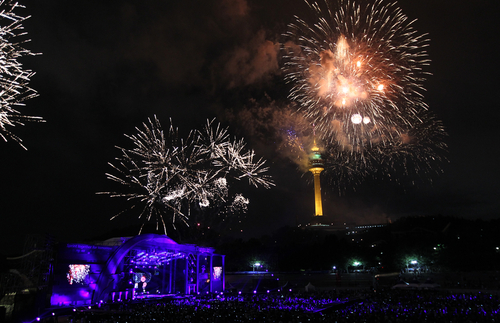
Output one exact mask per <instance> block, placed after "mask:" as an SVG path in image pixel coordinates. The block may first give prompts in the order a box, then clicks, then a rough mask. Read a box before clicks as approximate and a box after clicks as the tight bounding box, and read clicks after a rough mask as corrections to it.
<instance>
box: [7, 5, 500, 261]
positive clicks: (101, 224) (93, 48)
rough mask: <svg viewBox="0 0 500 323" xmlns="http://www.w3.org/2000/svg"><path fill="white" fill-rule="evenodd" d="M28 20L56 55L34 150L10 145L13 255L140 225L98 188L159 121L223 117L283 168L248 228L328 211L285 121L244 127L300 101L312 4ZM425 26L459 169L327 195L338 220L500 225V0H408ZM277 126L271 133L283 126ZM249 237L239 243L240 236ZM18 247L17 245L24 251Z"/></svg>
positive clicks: (44, 86)
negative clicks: (299, 57) (298, 51)
mask: <svg viewBox="0 0 500 323" xmlns="http://www.w3.org/2000/svg"><path fill="white" fill-rule="evenodd" d="M22 4H24V5H25V6H26V9H18V11H17V13H18V14H21V15H31V18H30V19H28V20H27V21H26V22H25V23H24V26H25V30H26V32H28V35H29V38H30V39H31V42H30V43H29V44H27V45H26V47H28V48H29V49H30V50H31V51H32V52H38V53H41V54H42V55H40V56H35V57H26V58H22V60H21V62H22V63H23V64H24V66H25V67H26V68H28V69H32V70H33V71H35V72H36V75H35V76H34V77H33V78H32V82H31V83H30V84H31V86H32V87H33V88H34V89H36V90H37V91H38V93H39V97H37V98H34V99H31V100H29V101H27V102H26V107H24V108H23V109H22V112H23V113H25V114H28V115H36V116H42V117H43V118H44V119H45V120H46V122H45V123H29V124H27V125H26V126H24V127H16V128H15V129H13V132H14V133H16V134H17V135H18V136H20V137H21V138H22V139H23V141H24V144H25V145H26V146H27V148H28V150H27V151H25V150H23V149H22V148H21V147H20V146H19V145H18V144H16V143H15V142H14V141H8V142H6V143H4V142H1V143H0V155H1V159H0V163H1V164H0V167H1V170H2V176H1V180H0V193H1V200H0V201H1V204H0V205H1V208H0V214H1V220H2V222H1V223H2V224H1V227H2V234H1V235H0V236H1V239H0V245H1V249H0V252H3V253H7V254H11V253H18V252H21V250H22V249H21V248H22V245H23V241H24V234H26V233H51V234H54V236H55V237H56V238H57V239H58V240H59V241H67V240H71V241H75V240H83V239H91V238H93V237H95V236H99V235H102V234H104V233H106V232H109V231H110V230H111V229H113V228H118V227H125V226H127V225H130V224H137V223H141V222H140V221H138V220H137V213H128V214H125V215H122V216H120V217H119V218H117V219H116V220H113V221H109V218H110V217H112V216H113V215H115V214H116V213H118V212H120V211H121V210H122V209H123V208H124V203H123V201H122V200H119V199H111V198H109V197H107V196H102V195H96V192H101V191H109V190H116V189H119V187H117V185H116V184H115V183H113V182H111V181H109V180H107V179H106V176H105V173H106V172H110V171H111V168H110V167H109V166H108V165H107V163H108V162H110V161H113V159H114V158H115V157H119V155H120V151H119V150H118V149H116V148H115V146H121V147H131V142H130V140H129V139H127V138H126V137H125V136H124V134H134V133H135V130H134V128H135V127H136V126H141V123H142V122H145V121H147V119H148V118H149V117H152V116H153V115H155V114H156V115H157V116H158V118H159V119H160V120H161V121H162V124H163V125H164V126H165V127H166V126H167V125H168V120H169V118H172V120H173V123H174V125H175V126H178V127H179V129H180V132H181V133H184V134H185V133H187V132H188V131H189V130H191V129H195V128H201V126H202V125H203V124H204V123H205V122H206V120H207V118H209V119H212V118H214V117H216V118H217V119H218V120H219V121H220V122H222V124H223V125H225V126H229V129H230V132H231V134H232V135H236V136H238V137H244V138H245V140H246V141H247V142H248V147H249V148H251V149H255V151H256V153H257V155H259V156H262V157H264V158H265V159H266V160H267V161H268V165H269V166H270V167H271V169H270V175H272V176H273V178H274V181H275V183H276V187H275V188H273V189H271V190H265V189H248V192H246V195H247V197H249V198H250V205H249V211H248V213H247V214H246V218H245V219H244V221H243V223H242V224H241V226H242V228H243V233H239V236H241V237H243V238H248V237H252V236H256V237H258V236H260V235H261V234H264V233H270V232H272V231H273V230H275V229H277V228H279V227H282V226H284V225H296V224H297V221H299V222H306V221H307V219H308V218H309V217H310V216H311V215H312V214H313V212H314V205H313V200H312V199H313V186H312V184H311V182H310V179H311V178H310V174H306V175H304V174H303V173H301V172H300V171H299V170H298V169H297V166H296V165H295V164H294V163H292V162H290V161H289V160H287V159H286V158H284V157H283V156H281V153H280V152H279V151H277V150H276V147H275V146H274V145H273V141H272V138H273V135H272V133H270V131H272V129H271V127H269V128H267V129H265V130H262V129H260V130H259V129H254V128H251V127H249V126H248V124H252V123H251V122H249V121H248V120H240V119H239V118H238V116H239V115H241V114H240V113H239V112H241V111H245V109H249V107H254V106H256V105H258V106H261V107H264V108H265V107H267V106H271V103H270V102H272V101H274V102H277V103H275V104H277V105H280V104H281V105H283V104H286V102H287V94H288V90H289V88H290V85H288V84H286V83H285V82H284V81H283V74H282V72H281V70H280V68H281V66H282V64H283V60H282V58H281V53H280V52H279V51H278V49H277V48H278V44H279V42H281V41H283V37H282V36H281V35H282V34H283V33H284V32H285V31H286V26H287V24H289V23H290V22H292V21H293V15H298V16H301V17H304V16H307V15H308V13H306V12H307V7H306V5H305V4H304V3H303V2H302V1H300V0H287V1H285V0H265V1H264V0H248V1H245V0H218V1H212V0H209V1H157V0H151V1H116V0H108V1H78V2H74V1H73V2H71V3H70V2H61V1H54V0H46V1H35V0H29V1H23V2H22ZM398 4H399V6H400V7H401V8H402V9H403V12H404V13H405V14H406V15H407V16H408V17H409V18H410V19H418V20H417V21H416V22H415V25H414V26H415V27H416V29H417V30H418V31H419V32H420V33H428V34H429V38H430V39H431V43H430V48H429V50H428V52H429V55H430V58H431V60H432V64H431V66H430V68H429V71H430V72H431V73H432V74H433V75H431V76H430V77H429V78H428V80H427V81H426V83H425V87H426V89H427V91H426V102H427V103H428V105H429V107H430V110H431V111H433V112H434V113H435V114H436V115H437V116H438V118H439V119H441V120H442V121H443V123H444V125H445V127H446V131H447V132H448V134H449V137H448V138H447V139H446V143H447V144H448V147H449V152H448V153H447V155H446V158H448V159H449V161H450V162H449V163H448V164H444V165H443V169H444V174H443V175H441V176H440V177H437V178H434V179H433V181H432V185H431V184H430V183H429V181H423V182H422V183H421V184H419V185H416V186H406V185H402V186H401V185H399V186H398V185H394V184H392V183H387V182H381V183H379V182H377V181H367V182H366V183H365V184H364V185H362V186H361V187H359V188H358V190H357V191H352V190H347V191H346V192H345V193H344V194H343V195H341V196H339V195H338V193H337V190H336V188H335V187H328V186H327V185H324V186H323V192H324V213H325V214H326V215H327V216H330V217H331V218H332V219H333V221H334V222H335V223H341V222H345V221H348V222H354V223H357V224H366V223H381V222H386V221H387V219H392V220H394V219H397V218H399V217H401V216H408V215H437V214H442V215H451V216H458V217H465V218H471V219H475V218H481V219H491V218H496V217H498V216H499V207H500V202H499V200H500V199H499V196H500V189H499V180H500V176H499V175H500V174H499V168H498V162H499V157H498V155H499V154H498V139H499V136H498V130H497V125H496V123H497V120H498V118H499V117H500V112H499V111H500V109H499V108H500V106H499V104H498V102H499V100H498V95H499V93H498V88H500V82H499V81H498V77H497V76H498V74H499V68H498V62H497V61H498V51H497V50H496V49H497V47H498V45H497V42H498V31H499V30H498V22H497V21H496V18H497V16H498V13H499V12H500V10H499V9H500V8H499V7H500V5H499V3H498V2H497V1H492V0H478V1H474V2H471V1H464V0H457V1H439V3H437V1H434V0H419V1H413V0H402V1H399V2H398ZM270 129H271V130H270ZM236 236H238V234H237V235H236ZM12 241H14V242H12Z"/></svg>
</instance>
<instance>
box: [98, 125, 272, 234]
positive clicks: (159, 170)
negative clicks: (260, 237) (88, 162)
mask: <svg viewBox="0 0 500 323" xmlns="http://www.w3.org/2000/svg"><path fill="white" fill-rule="evenodd" d="M136 130H137V134H135V135H127V137H128V138H129V139H131V140H132V141H133V143H134V146H135V147H134V148H133V149H125V148H119V149H120V150H121V152H122V156H121V157H120V158H117V161H118V163H117V165H114V164H113V163H110V165H111V166H112V167H113V168H114V169H115V170H116V171H117V173H118V175H113V174H106V175H107V177H108V179H110V180H112V181H115V182H117V183H119V184H122V185H124V186H126V187H127V188H128V189H130V192H125V193H116V192H104V193H101V194H107V195H109V196H111V197H123V198H126V199H127V200H129V201H131V202H132V203H133V207H135V206H136V205H141V204H142V205H143V209H142V211H141V213H140V215H139V217H143V216H144V217H145V219H146V221H150V220H151V219H152V218H155V219H156V223H157V229H158V225H159V223H162V225H163V229H164V231H165V233H166V224H165V221H164V218H163V216H164V215H172V225H173V227H174V228H175V223H176V222H177V221H181V222H183V223H184V224H186V225H188V226H189V220H190V218H191V212H192V211H191V210H192V209H193V208H194V209H204V208H209V207H213V206H215V207H218V206H221V205H227V209H228V212H237V211H245V210H246V208H247V204H248V203H249V201H248V199H246V198H244V197H243V196H242V195H241V194H236V195H235V196H234V198H233V201H230V197H229V185H228V181H227V180H228V179H234V180H241V179H246V180H248V182H249V184H251V185H254V186H256V187H264V188H270V187H271V186H273V185H274V184H273V182H272V180H271V179H270V177H269V176H267V175H266V174H265V173H266V172H267V170H268V168H267V167H264V164H265V161H264V160H262V159H259V160H258V161H254V158H255V154H254V152H253V151H246V150H245V143H244V141H243V140H236V139H234V141H231V140H229V134H228V130H227V129H223V128H221V126H220V125H217V126H214V121H207V124H206V125H205V127H204V128H203V129H202V130H192V131H191V132H190V133H189V135H188V137H187V138H186V139H185V140H184V139H179V136H178V130H177V129H176V128H174V127H173V125H172V122H170V127H169V130H168V134H165V133H164V132H163V130H162V128H161V125H160V122H159V120H158V119H157V118H156V116H155V117H154V119H153V120H151V119H149V123H148V124H146V123H143V129H139V128H136ZM120 214H121V213H120ZM120 214H118V215H120ZM118 215H116V216H118ZM116 216H115V217H116ZM115 217H113V218H115ZM113 218H112V219H113Z"/></svg>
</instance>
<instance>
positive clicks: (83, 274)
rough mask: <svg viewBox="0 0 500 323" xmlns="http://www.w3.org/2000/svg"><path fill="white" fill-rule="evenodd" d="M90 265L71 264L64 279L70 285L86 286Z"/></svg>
mask: <svg viewBox="0 0 500 323" xmlns="http://www.w3.org/2000/svg"><path fill="white" fill-rule="evenodd" d="M89 272H90V265H82V264H71V265H69V270H68V272H67V273H66V278H67V279H68V283H69V284H70V285H73V284H82V285H84V284H88V277H89Z"/></svg>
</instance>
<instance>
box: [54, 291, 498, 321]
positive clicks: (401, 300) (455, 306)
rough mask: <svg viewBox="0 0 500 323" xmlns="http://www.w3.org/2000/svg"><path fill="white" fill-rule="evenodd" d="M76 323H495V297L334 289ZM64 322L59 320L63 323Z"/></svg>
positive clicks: (137, 305)
mask: <svg viewBox="0 0 500 323" xmlns="http://www.w3.org/2000/svg"><path fill="white" fill-rule="evenodd" d="M67 320H68V322H72V323H76V322H78V323H96V322H102V323H115V322H117V323H118V322H120V323H121V322H127V323H134V322H155V323H156V322H176V323H184V322H186V323H188V322H263V323H264V322H276V323H298V322H303V323H309V322H339V323H340V322H384V323H385V322H388V323H397V322H495V320H497V321H498V320H500V304H499V299H498V297H497V295H491V294H488V293H452V292H449V291H431V290H403V291H401V290H384V291H380V290H379V291H376V292H375V291H371V290H364V291H359V290H343V291H339V290H333V291H323V292H313V293H293V294H292V293H277V294H276V293H269V294H267V293H266V294H256V295H255V294H252V295H220V294H219V295H210V296H206V297H201V298H184V299H174V300H172V299H170V300H167V299H163V300H158V299H156V300H153V299H150V300H141V301H133V302H124V303H120V304H119V305H118V306H116V304H115V307H114V308H111V307H109V306H108V305H103V306H101V307H100V308H99V309H95V308H94V309H85V310H79V311H76V312H74V313H73V315H71V316H70V317H68V318H67ZM59 322H61V321H59Z"/></svg>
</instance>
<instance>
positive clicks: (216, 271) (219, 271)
mask: <svg viewBox="0 0 500 323" xmlns="http://www.w3.org/2000/svg"><path fill="white" fill-rule="evenodd" d="M213 279H214V281H217V280H221V279H222V267H214V274H213Z"/></svg>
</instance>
